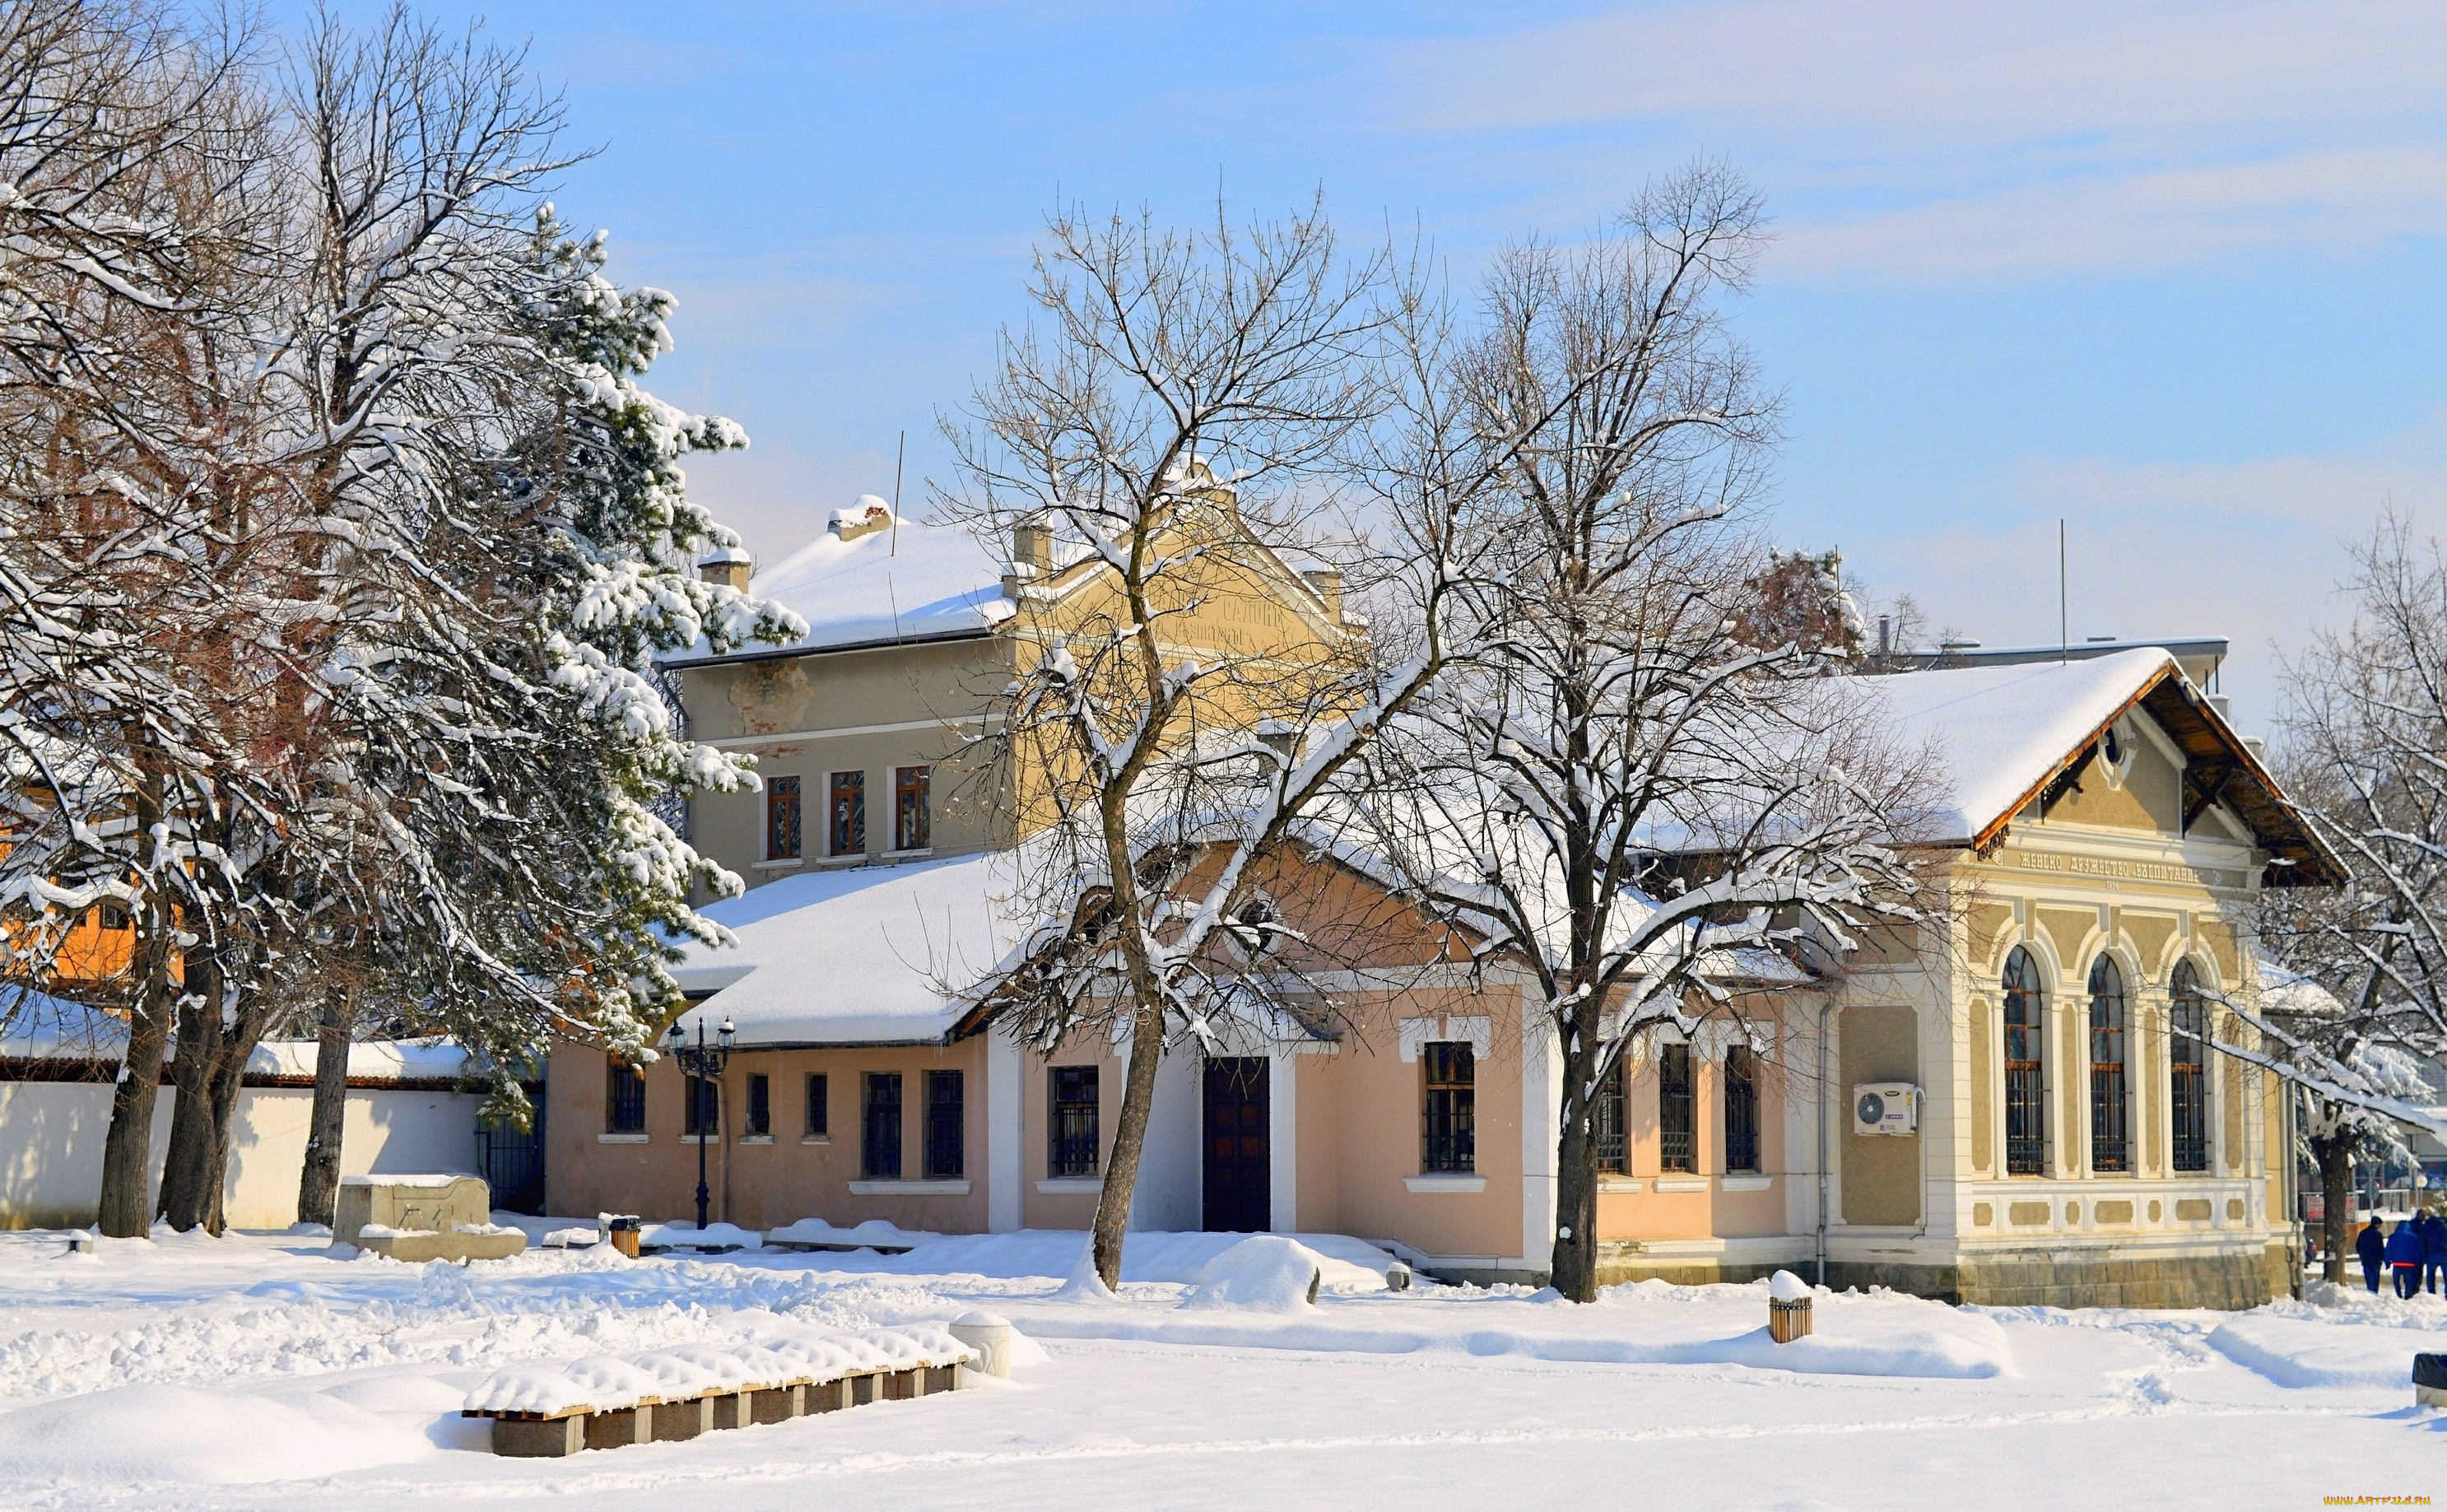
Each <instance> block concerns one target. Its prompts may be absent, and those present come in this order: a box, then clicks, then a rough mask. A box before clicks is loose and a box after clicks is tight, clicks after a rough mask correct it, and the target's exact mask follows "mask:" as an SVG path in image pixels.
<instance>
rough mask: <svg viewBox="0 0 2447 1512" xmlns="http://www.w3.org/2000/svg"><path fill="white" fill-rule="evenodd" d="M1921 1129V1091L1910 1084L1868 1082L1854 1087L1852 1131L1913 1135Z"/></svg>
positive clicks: (1857, 1132)
mask: <svg viewBox="0 0 2447 1512" xmlns="http://www.w3.org/2000/svg"><path fill="white" fill-rule="evenodd" d="M1919 1126H1920V1088H1919V1087H1914V1086H1913V1085H1912V1084H1911V1083H1909V1082H1866V1083H1863V1084H1862V1085H1861V1086H1859V1087H1854V1088H1852V1132H1853V1133H1855V1134H1909V1133H1911V1132H1912V1131H1913V1130H1914V1129H1916V1128H1918V1127H1919Z"/></svg>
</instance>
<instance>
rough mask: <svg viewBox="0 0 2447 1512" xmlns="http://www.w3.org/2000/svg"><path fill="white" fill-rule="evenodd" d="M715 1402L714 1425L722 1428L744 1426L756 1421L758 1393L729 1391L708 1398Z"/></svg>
mask: <svg viewBox="0 0 2447 1512" xmlns="http://www.w3.org/2000/svg"><path fill="white" fill-rule="evenodd" d="M708 1400H709V1401H711V1403H712V1404H713V1426H714V1427H715V1428H716V1429H721V1428H744V1427H748V1425H749V1424H750V1423H753V1422H755V1421H756V1393H755V1392H753V1391H727V1392H725V1393H723V1394H722V1395H720V1396H716V1397H710V1398H708Z"/></svg>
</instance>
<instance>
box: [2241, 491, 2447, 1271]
mask: <svg viewBox="0 0 2447 1512" xmlns="http://www.w3.org/2000/svg"><path fill="white" fill-rule="evenodd" d="M2351 550H2352V560H2353V573H2352V576H2350V577H2349V578H2348V579H2347V581H2346V583H2345V584H2344V592H2345V593H2346V594H2347V595H2349V598H2350V601H2351V603H2352V605H2353V619H2352V622H2351V623H2350V624H2349V625H2348V626H2347V627H2346V628H2344V629H2343V630H2342V631H2324V632H2321V633H2318V634H2316V635H2315V636H2314V637H2313V638H2312V640H2311V643H2310V644H2309V645H2308V646H2307V647H2305V649H2304V651H2303V652H2301V653H2300V654H2299V655H2297V656H2295V657H2292V658H2289V659H2287V660H2286V662H2285V663H2284V688H2285V700H2284V703H2283V705H2282V706H2281V712H2280V715H2279V720H2278V735H2279V749H2278V752H2277V756H2276V765H2277V768H2278V770H2279V773H2280V775H2281V776H2282V777H2283V778H2284V780H2285V785H2286V792H2287V794H2288V796H2289V798H2290V800H2291V802H2292V803H2293V804H2294V807H2295V811H2296V812H2297V813H2298V814H2300V815H2301V816H2302V818H2303V820H2304V822H2305V824H2306V825H2307V826H2308V827H2309V828H2310V829H2311V831H2312V832H2313V833H2314V834H2316V835H2318V836H2319V837H2320V839H2321V840H2322V841H2325V842H2326V843H2327V845H2328V846H2329V848H2330V849H2332V850H2334V851H2335V852H2336V853H2337V855H2338V856H2340V857H2341V858H2343V860H2344V862H2345V865H2346V867H2347V868H2348V870H2349V871H2350V872H2351V874H2352V879H2351V880H2350V881H2348V882H2347V883H2346V884H2345V885H2344V886H2343V887H2342V888H2336V889H2312V888H2270V889H2267V890H2266V891H2264V892H2263V894H2262V901H2261V908H2260V915H2259V918H2258V921H2257V936H2258V939H2259V942H2260V945H2261V948H2262V949H2263V950H2265V951H2266V952H2267V954H2270V955H2272V956H2273V957H2275V959H2276V960H2277V961H2278V962H2279V963H2280V964H2281V965H2282V966H2284V967H2285V968H2286V970H2287V971H2288V972H2289V973H2294V974H2297V975H2299V976H2301V977H2303V978H2305V979H2306V981H2307V983H2308V984H2310V985H2311V986H2312V987H2313V988H2315V989H2316V990H2315V991H2311V992H2299V991H2298V992H2286V993H2272V994H2270V995H2269V999H2268V1003H2267V1011H2266V1012H2265V1013H2264V1015H2262V1016H2260V1017H2259V1018H2258V1019H2256V1020H2255V1027H2256V1028H2258V1029H2259V1030H2261V1031H2262V1032H2261V1039H2262V1042H2263V1043H2262V1045H2260V1046H2258V1047H2245V1046H2229V1045H2224V1044H2221V1045H2220V1046H2219V1049H2222V1050H2226V1051H2227V1052H2229V1053H2231V1054H2237V1055H2242V1056H2244V1057H2245V1058H2247V1059H2250V1060H2253V1061H2255V1062H2256V1063H2258V1064H2262V1065H2265V1066H2267V1067H2268V1068H2270V1069H2272V1070H2275V1071H2276V1072H2278V1073H2279V1074H2280V1075H2281V1076H2284V1077H2285V1078H2286V1080H2287V1081H2288V1082H2289V1083H2290V1084H2291V1085H2292V1087H2293V1089H2294V1091H2295V1094H2296V1095H2297V1096H2298V1097H2299V1098H2300V1099H2301V1100H2302V1106H2303V1109H2304V1117H2303V1120H2302V1130H2303V1137H2304V1139H2305V1142H2306V1144H2307V1145H2308V1147H2309V1153H2310V1154H2311V1155H2312V1156H2313V1158H2314V1159H2315V1160H2316V1161H2317V1162H2318V1163H2319V1167H2320V1171H2321V1179H2322V1185H2323V1187H2324V1190H2325V1191H2326V1192H2327V1194H2328V1208H2327V1219H2326V1225H2327V1232H2326V1240H2325V1241H2326V1244H2327V1247H2328V1253H2329V1267H2330V1271H2329V1274H2330V1278H2331V1279H2337V1280H2342V1279H2343V1274H2344V1273H2343V1263H2344V1261H2343V1252H2344V1246H2345V1241H2346V1237H2347V1233H2348V1229H2347V1224H2348V1222H2349V1218H2350V1215H2349V1212H2348V1207H2349V1204H2348V1203H2347V1202H2346V1200H2345V1199H2346V1194H2347V1192H2348V1190H2349V1183H2350V1181H2351V1176H2352V1169H2353V1162H2354V1158H2355V1156H2356V1154H2357V1152H2358V1151H2363V1150H2366V1149H2368V1148H2369V1147H2371V1146H2372V1145H2373V1144H2374V1143H2387V1142H2390V1141H2392V1140H2394V1139H2395V1138H2397V1133H2396V1130H2397V1129H2398V1127H2399V1126H2400V1125H2412V1126H2417V1127H2423V1128H2428V1129H2430V1130H2431V1131H2432V1132H2434V1133H2439V1134H2441V1135H2447V1124H2442V1123H2441V1121H2439V1120H2438V1119H2436V1118H2434V1117H2433V1116H2432V1115H2430V1114H2428V1113H2426V1112H2425V1111H2423V1109H2422V1108H2421V1107H2420V1106H2419V1099H2420V1098H2421V1097H2422V1095H2423V1088H2422V1084H2421V1082H2420V1078H2419V1073H2418V1070H2416V1069H2415V1068H2414V1066H2413V1064H2412V1063H2413V1061H2414V1060H2415V1059H2426V1060H2436V1059H2437V1058H2438V1056H2439V1055H2440V1054H2441V1053H2447V555H2442V551H2441V548H2440V546H2439V544H2438V542H2437V541H2435V540H2429V541H2423V540H2418V539H2415V537H2414V534H2413V530H2412V526H2411V523H2410V521H2408V520H2405V519H2404V518H2403V517H2401V516H2399V515H2394V514H2390V515H2388V516H2386V517H2385V518H2383V519H2382V520H2381V521H2380V523H2379V525H2378V526H2377V527H2376V528H2375V529H2374V530H2373V531H2372V533H2371V534H2370V536H2369V537H2368V538H2366V539H2362V540H2361V541H2358V542H2355V543H2353V545H2352V548H2351ZM2229 1006H2231V1005H2229Z"/></svg>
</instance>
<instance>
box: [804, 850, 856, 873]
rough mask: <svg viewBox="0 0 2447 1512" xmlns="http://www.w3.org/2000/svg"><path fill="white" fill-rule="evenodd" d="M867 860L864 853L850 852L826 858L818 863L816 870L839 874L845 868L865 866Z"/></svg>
mask: <svg viewBox="0 0 2447 1512" xmlns="http://www.w3.org/2000/svg"><path fill="white" fill-rule="evenodd" d="M866 859H867V858H866V852H864V851H848V852H844V854H842V855H839V856H826V857H824V858H822V859H821V860H818V861H817V862H816V870H818V871H820V872H837V871H840V870H841V869H842V868H843V867H844V866H863V865H865V864H866Z"/></svg>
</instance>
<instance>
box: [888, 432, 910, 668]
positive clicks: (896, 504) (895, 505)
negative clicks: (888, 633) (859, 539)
mask: <svg viewBox="0 0 2447 1512" xmlns="http://www.w3.org/2000/svg"><path fill="white" fill-rule="evenodd" d="M908 460H909V432H908V431H906V430H903V431H902V432H901V450H900V451H899V452H898V453H897V454H896V455H895V456H894V457H893V459H892V543H891V544H890V545H889V546H887V547H885V548H884V552H883V555H885V556H886V557H898V556H900V555H901V463H905V462H907V461H908ZM896 617H898V616H896ZM893 633H894V634H896V635H897V634H899V633H901V632H900V631H899V629H897V628H896V629H895V630H894V631H893Z"/></svg>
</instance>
